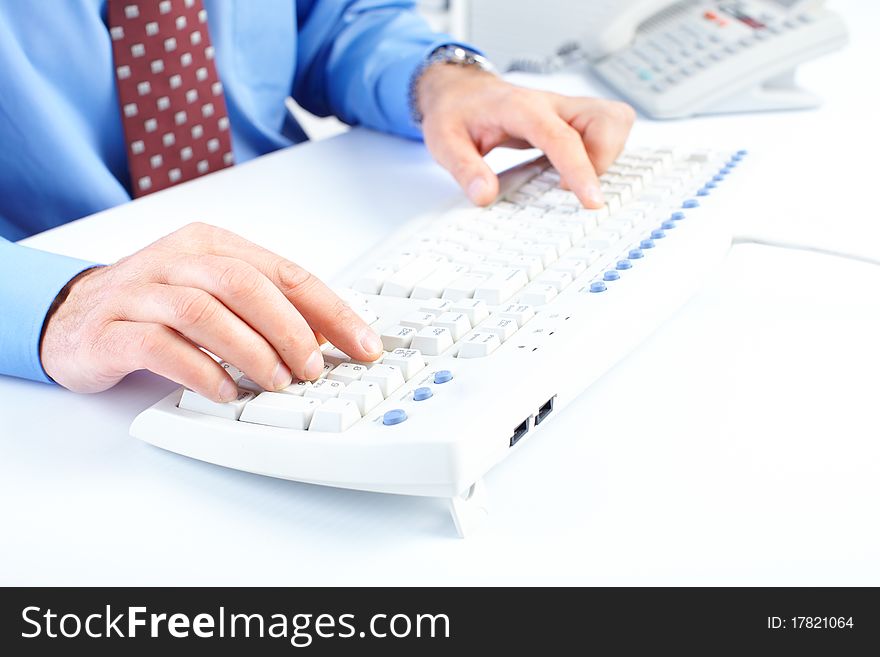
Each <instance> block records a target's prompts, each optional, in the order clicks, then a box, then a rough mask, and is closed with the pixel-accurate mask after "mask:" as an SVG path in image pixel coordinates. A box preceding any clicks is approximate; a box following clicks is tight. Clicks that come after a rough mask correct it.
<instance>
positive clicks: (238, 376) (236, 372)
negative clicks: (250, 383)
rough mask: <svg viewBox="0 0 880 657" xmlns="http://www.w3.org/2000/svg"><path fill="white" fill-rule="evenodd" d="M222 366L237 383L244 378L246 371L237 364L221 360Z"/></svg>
mask: <svg viewBox="0 0 880 657" xmlns="http://www.w3.org/2000/svg"><path fill="white" fill-rule="evenodd" d="M220 367H222V368H223V369H224V370H226V373H227V374H228V375H229V376H230V377H231V378H232V380H233V381H234V382H235V383H238V382H239V381H241V380H242V379H243V378H244V372H242V371H241V370H240V369H238V368H237V367H236V366H235V365H232V364H231V363H227V362H225V361H224V362H221V363H220Z"/></svg>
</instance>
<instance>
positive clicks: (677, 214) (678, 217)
mask: <svg viewBox="0 0 880 657" xmlns="http://www.w3.org/2000/svg"><path fill="white" fill-rule="evenodd" d="M685 216H687V215H685V213H684V212H673V213H672V214H671V215H669V218H670V219H672V221H681V220H682V219H684V218H685Z"/></svg>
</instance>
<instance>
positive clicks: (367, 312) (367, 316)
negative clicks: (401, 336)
mask: <svg viewBox="0 0 880 657" xmlns="http://www.w3.org/2000/svg"><path fill="white" fill-rule="evenodd" d="M352 310H354V314H355V315H357V316H358V317H360V318H361V320H363V322H364V324H367V325H368V326H372V325H373V324H375V323H376V322H378V321H379V316H378V315H377V314H376V313H375V312H373V309H372V308H368V307H366V306H360V307H356V306H352Z"/></svg>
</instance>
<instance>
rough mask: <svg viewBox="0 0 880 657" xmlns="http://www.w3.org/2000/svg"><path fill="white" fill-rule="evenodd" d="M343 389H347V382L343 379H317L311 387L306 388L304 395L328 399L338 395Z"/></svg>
mask: <svg viewBox="0 0 880 657" xmlns="http://www.w3.org/2000/svg"><path fill="white" fill-rule="evenodd" d="M343 390H345V384H344V383H343V382H342V381H334V380H332V379H321V380H319V381H315V382H314V383H313V384H312V386H311V387H310V388H306V391H305V392H304V393H303V397H305V398H311V399H320V400H321V401H326V400H328V399H333V398H335V397H338V396H339V393H341V392H342V391H343Z"/></svg>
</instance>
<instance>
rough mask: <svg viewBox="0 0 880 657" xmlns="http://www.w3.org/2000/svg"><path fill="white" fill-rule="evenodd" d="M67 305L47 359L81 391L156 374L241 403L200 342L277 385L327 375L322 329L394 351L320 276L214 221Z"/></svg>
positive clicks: (58, 316)
mask: <svg viewBox="0 0 880 657" xmlns="http://www.w3.org/2000/svg"><path fill="white" fill-rule="evenodd" d="M64 295H66V297H65V296H64ZM59 299H63V301H61V303H60V305H58V307H57V308H56V309H55V311H54V312H53V313H52V314H51V316H50V317H49V319H48V320H47V324H46V328H45V332H44V335H43V341H42V345H41V358H42V362H43V367H44V368H45V370H46V372H47V373H48V374H49V376H50V377H52V378H53V379H54V380H55V381H56V382H58V383H60V384H61V385H63V386H64V387H66V388H70V389H71V390H74V391H78V392H97V391H100V390H105V389H107V388H109V387H111V386H112V385H114V384H115V383H117V382H118V381H119V380H120V379H121V378H122V377H124V376H125V375H126V374H128V373H129V372H133V371H135V370H140V369H147V370H151V371H153V372H155V373H157V374H161V375H162V376H165V377H167V378H169V379H173V380H174V381H177V382H178V383H181V384H183V385H185V386H187V387H188V388H191V389H193V390H195V391H196V392H198V393H199V394H202V395H204V396H206V397H208V398H210V399H214V400H219V401H230V400H232V399H235V397H236V395H237V390H236V387H235V385H234V384H233V382H232V379H231V378H230V377H229V376H228V375H227V374H226V372H225V371H224V370H223V368H222V367H220V365H218V364H217V363H216V362H215V361H214V360H213V359H212V358H211V357H210V356H208V355H207V354H205V353H204V352H203V351H201V350H200V349H199V348H198V346H201V347H204V348H205V349H207V350H209V351H211V352H212V353H214V354H217V355H218V356H221V357H223V358H224V359H226V360H228V361H229V362H231V363H234V364H235V365H236V366H237V367H239V368H241V369H242V370H244V371H245V372H247V375H248V376H249V377H250V378H251V379H253V380H254V381H255V382H256V383H257V384H259V385H260V386H262V387H263V388H265V389H266V390H278V389H280V388H284V387H286V386H287V385H289V384H290V382H291V372H292V373H293V374H294V375H296V376H297V377H298V378H300V379H304V380H312V379H316V378H317V377H318V376H319V375H320V374H321V371H322V369H323V366H324V360H323V357H322V355H321V352H320V351H319V349H318V339H317V338H316V334H318V335H322V336H326V337H327V339H329V340H330V341H331V342H332V343H333V344H334V345H336V346H337V347H339V348H340V349H341V350H343V351H344V352H345V353H347V354H349V355H351V356H352V357H354V358H357V359H358V360H374V359H376V358H377V357H378V356H379V355H380V354H381V351H382V343H381V341H380V340H379V338H378V336H377V335H376V334H375V332H373V330H372V329H370V328H369V327H368V326H367V325H366V324H365V323H364V322H363V321H361V320H360V318H358V316H357V315H356V314H355V313H354V312H353V311H352V310H351V309H350V308H349V307H348V306H347V305H346V304H345V303H344V302H343V301H342V300H341V299H340V298H339V297H337V296H336V295H335V294H334V293H333V292H331V291H330V290H329V289H328V288H327V286H325V285H324V284H323V283H322V282H321V281H319V280H318V279H317V278H315V277H314V276H313V275H312V274H310V273H309V272H307V271H305V270H304V269H302V268H300V267H298V266H297V265H295V264H294V263H292V262H290V261H288V260H285V259H284V258H281V257H280V256H277V255H275V254H274V253H271V252H270V251H267V250H265V249H262V248H260V247H258V246H256V245H254V244H252V243H250V242H248V241H247V240H244V239H242V238H241V237H239V236H237V235H234V234H233V233H230V232H228V231H225V230H222V229H219V228H215V227H213V226H208V225H205V224H190V225H189V226H186V227H185V228H182V229H180V230H178V231H177V232H175V233H172V234H171V235H168V236H167V237H164V238H162V239H160V240H159V241H158V242H155V243H154V244H152V245H150V246H148V247H147V248H145V249H143V250H142V251H139V252H137V253H135V254H134V255H132V256H129V257H127V258H124V259H122V260H120V261H119V262H117V263H116V264H113V265H110V266H108V267H100V268H96V269H90V270H87V271H86V272H84V273H83V274H80V276H78V277H77V278H75V279H74V280H73V281H71V283H69V284H68V286H67V288H65V291H64V292H63V294H62V296H60V297H59ZM197 345H198V346H197Z"/></svg>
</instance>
